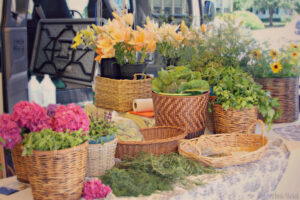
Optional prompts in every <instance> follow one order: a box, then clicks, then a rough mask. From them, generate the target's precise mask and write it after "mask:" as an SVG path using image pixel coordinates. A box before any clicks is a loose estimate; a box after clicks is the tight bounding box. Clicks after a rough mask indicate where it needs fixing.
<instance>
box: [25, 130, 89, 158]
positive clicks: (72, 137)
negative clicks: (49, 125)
mask: <svg viewBox="0 0 300 200" xmlns="http://www.w3.org/2000/svg"><path fill="white" fill-rule="evenodd" d="M88 140H89V136H88V135H83V134H82V130H79V131H73V132H71V133H69V132H66V133H60V132H56V131H53V130H51V129H44V130H42V131H40V132H31V133H29V134H26V135H25V136H24V139H23V141H22V142H23V145H24V149H23V152H22V155H23V156H24V155H31V154H32V151H34V150H39V151H52V150H61V149H67V148H71V147H75V146H78V145H80V144H83V143H84V142H85V141H88Z"/></svg>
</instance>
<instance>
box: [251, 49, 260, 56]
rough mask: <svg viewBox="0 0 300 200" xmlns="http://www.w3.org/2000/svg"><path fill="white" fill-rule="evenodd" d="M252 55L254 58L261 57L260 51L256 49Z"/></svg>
mask: <svg viewBox="0 0 300 200" xmlns="http://www.w3.org/2000/svg"><path fill="white" fill-rule="evenodd" d="M251 54H252V56H253V57H254V58H259V56H260V52H259V50H256V49H254V50H253V51H252V52H251Z"/></svg>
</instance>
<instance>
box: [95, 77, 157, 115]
mask: <svg viewBox="0 0 300 200" xmlns="http://www.w3.org/2000/svg"><path fill="white" fill-rule="evenodd" d="M138 76H143V79H140V80H137V77H138ZM95 83H96V89H95V105H96V106H97V107H101V108H107V109H111V110H116V111H119V112H127V111H130V110H132V102H133V100H134V99H144V98H151V92H152V85H151V77H150V76H147V75H145V74H135V75H134V79H133V80H127V79H124V80H117V79H110V78H104V77H100V76H97V77H96V82H95Z"/></svg>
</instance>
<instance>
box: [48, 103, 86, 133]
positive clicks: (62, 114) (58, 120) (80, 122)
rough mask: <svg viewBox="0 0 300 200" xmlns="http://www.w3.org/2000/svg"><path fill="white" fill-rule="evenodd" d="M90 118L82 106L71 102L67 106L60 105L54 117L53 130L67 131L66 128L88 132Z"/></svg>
mask: <svg viewBox="0 0 300 200" xmlns="http://www.w3.org/2000/svg"><path fill="white" fill-rule="evenodd" d="M89 125H90V123H89V118H88V116H87V115H86V114H85V112H84V110H83V109H82V108H81V107H80V106H76V105H75V104H73V103H72V104H69V105H67V106H63V105H60V106H59V107H58V108H57V109H56V111H55V114H54V117H53V130H55V131H57V132H65V131H66V130H70V131H71V132H72V131H77V130H79V129H82V131H84V132H88V131H89V130H90V128H89Z"/></svg>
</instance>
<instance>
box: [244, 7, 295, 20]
mask: <svg viewBox="0 0 300 200" xmlns="http://www.w3.org/2000/svg"><path fill="white" fill-rule="evenodd" d="M249 11H250V12H253V13H255V14H256V15H257V16H258V17H259V18H260V19H261V20H262V21H269V18H270V12H269V9H261V10H256V9H249ZM291 16H293V10H292V9H284V8H276V9H275V10H274V13H273V21H280V20H282V19H284V18H289V17H291Z"/></svg>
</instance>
